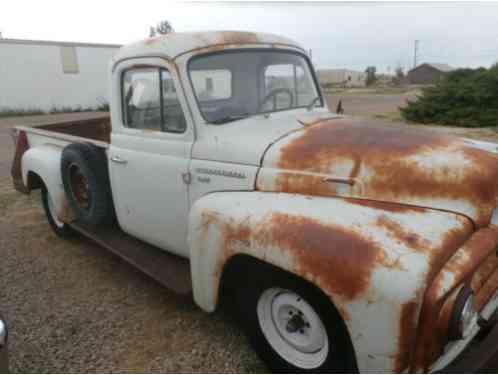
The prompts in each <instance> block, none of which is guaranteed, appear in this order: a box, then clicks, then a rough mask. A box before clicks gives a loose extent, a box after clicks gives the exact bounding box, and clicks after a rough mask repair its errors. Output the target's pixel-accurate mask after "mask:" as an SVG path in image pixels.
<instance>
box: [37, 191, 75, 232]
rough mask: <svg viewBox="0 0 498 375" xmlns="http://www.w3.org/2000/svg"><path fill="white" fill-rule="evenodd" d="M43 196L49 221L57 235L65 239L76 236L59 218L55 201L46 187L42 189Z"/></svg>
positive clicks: (44, 208)
mask: <svg viewBox="0 0 498 375" xmlns="http://www.w3.org/2000/svg"><path fill="white" fill-rule="evenodd" d="M41 196H42V203H43V210H44V211H45V215H46V216H47V221H48V223H49V224H50V227H51V228H52V230H53V231H54V232H55V234H56V235H58V236H59V237H63V238H67V237H71V236H73V235H74V234H75V232H74V230H73V229H72V228H71V227H70V226H69V225H68V224H66V223H64V222H62V221H60V220H59V218H58V217H57V212H56V210H55V205H54V200H53V198H52V196H51V195H50V193H49V192H48V191H47V188H46V187H45V186H43V187H42V191H41Z"/></svg>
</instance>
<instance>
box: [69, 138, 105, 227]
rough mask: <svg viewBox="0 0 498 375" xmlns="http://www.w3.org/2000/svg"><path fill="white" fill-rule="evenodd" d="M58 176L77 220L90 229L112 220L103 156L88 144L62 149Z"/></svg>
mask: <svg viewBox="0 0 498 375" xmlns="http://www.w3.org/2000/svg"><path fill="white" fill-rule="evenodd" d="M61 176H62V183H63V185H64V190H65V192H66V196H67V199H68V201H69V205H70V206H71V208H72V209H73V211H74V213H75V216H76V220H77V221H79V222H81V223H83V224H89V225H100V224H108V223H110V222H112V220H113V218H114V206H113V203H112V195H111V188H110V183H109V172H108V168H107V158H106V155H105V152H104V151H103V150H101V149H99V148H98V147H96V146H94V145H91V144H87V143H73V144H70V145H68V146H66V147H65V148H64V150H63V151H62V160H61Z"/></svg>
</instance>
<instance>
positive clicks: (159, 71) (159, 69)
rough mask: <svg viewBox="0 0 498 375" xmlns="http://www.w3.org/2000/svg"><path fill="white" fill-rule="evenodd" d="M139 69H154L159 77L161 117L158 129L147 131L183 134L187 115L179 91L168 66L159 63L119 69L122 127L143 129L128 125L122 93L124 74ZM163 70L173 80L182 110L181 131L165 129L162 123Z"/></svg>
mask: <svg viewBox="0 0 498 375" xmlns="http://www.w3.org/2000/svg"><path fill="white" fill-rule="evenodd" d="M140 70H155V71H157V75H158V78H159V101H160V103H159V104H160V108H159V112H160V118H161V123H160V124H159V125H160V129H159V130H152V129H150V130H147V131H151V132H158V133H165V134H185V133H186V132H187V128H188V122H187V117H186V116H185V111H184V109H183V106H182V103H181V101H180V99H179V97H178V92H179V91H178V87H177V84H176V80H175V77H174V75H173V74H172V73H171V71H170V70H169V69H168V68H166V67H164V66H159V65H135V66H130V67H128V68H126V69H123V70H122V71H121V77H120V80H119V86H120V92H121V94H120V95H121V119H122V121H121V123H122V124H123V127H124V128H125V129H130V130H143V129H139V128H134V127H131V126H129V124H128V117H127V116H126V108H127V106H126V101H125V95H124V94H125V93H124V82H125V75H126V74H127V73H128V72H130V71H140ZM163 72H167V73H168V74H169V75H170V77H171V79H172V81H173V86H174V88H175V93H176V95H177V101H178V105H179V106H180V109H181V111H182V114H183V118H184V121H185V127H184V129H183V131H174V130H166V124H165V123H164V93H163V80H162V73H163Z"/></svg>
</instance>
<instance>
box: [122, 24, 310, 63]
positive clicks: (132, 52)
mask: <svg viewBox="0 0 498 375" xmlns="http://www.w3.org/2000/svg"><path fill="white" fill-rule="evenodd" d="M258 44H259V45H276V46H287V47H293V48H297V49H300V50H302V51H304V49H303V48H302V47H301V46H300V45H299V44H297V43H296V42H294V41H293V40H291V39H288V38H284V37H281V36H278V35H274V34H266V33H253V32H247V31H203V32H189V33H175V32H173V33H170V34H166V35H160V36H157V37H153V38H148V39H145V40H143V41H140V42H137V43H133V44H130V45H127V46H125V47H123V48H121V49H120V50H119V51H118V52H117V54H116V55H115V56H114V62H117V61H120V60H124V59H127V58H132V57H138V56H142V57H145V56H155V57H157V56H159V57H165V58H167V59H171V60H172V59H175V58H176V57H178V56H180V55H182V54H185V53H188V52H192V51H195V50H200V49H208V48H210V47H212V48H213V49H216V50H219V49H224V48H227V47H233V46H243V45H258Z"/></svg>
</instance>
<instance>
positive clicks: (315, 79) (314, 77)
mask: <svg viewBox="0 0 498 375" xmlns="http://www.w3.org/2000/svg"><path fill="white" fill-rule="evenodd" d="M240 52H282V53H288V54H293V55H298V56H300V57H302V58H303V59H304V60H305V61H306V64H307V65H308V68H309V70H310V74H311V78H312V80H313V83H314V84H315V88H316V91H317V96H318V97H319V98H320V101H319V103H316V104H319V105H315V106H316V107H318V108H325V101H324V99H323V95H322V90H321V88H320V85H319V83H318V77H317V74H316V71H315V69H314V67H313V64H312V63H311V59H310V58H309V57H308V56H307V55H306V54H305V53H304V52H300V51H296V50H290V49H285V48H261V47H259V48H252V47H251V48H233V49H227V50H222V51H214V52H206V53H199V54H196V55H193V56H191V57H190V58H189V59H188V61H187V76H188V80H189V83H190V88H191V90H192V93H193V97H194V99H195V104H196V105H197V110H198V112H199V114H200V115H201V118H202V119H203V120H204V122H205V123H206V124H208V125H215V126H220V124H213V123H211V122H209V121H208V119H207V118H206V116H205V115H204V112H203V111H202V109H201V106H200V101H199V98H198V97H197V92H196V91H195V88H194V85H193V82H192V77H191V74H190V64H191V63H192V61H194V60H196V59H198V58H202V57H206V56H212V55H221V54H228V53H240ZM227 70H229V69H227ZM263 84H264V83H263ZM257 85H258V86H259V85H260V81H259V80H258V81H257ZM259 89H260V87H258V91H259ZM232 96H233V80H232ZM213 102H216V101H213ZM303 108H306V106H305V105H303V106H299V107H293V108H284V109H278V110H272V111H264V112H259V113H257V114H254V115H265V114H271V113H277V112H283V111H290V110H296V109H303ZM228 124H229V123H227V124H223V125H228Z"/></svg>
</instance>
